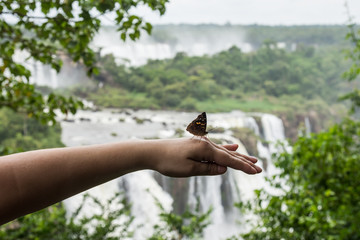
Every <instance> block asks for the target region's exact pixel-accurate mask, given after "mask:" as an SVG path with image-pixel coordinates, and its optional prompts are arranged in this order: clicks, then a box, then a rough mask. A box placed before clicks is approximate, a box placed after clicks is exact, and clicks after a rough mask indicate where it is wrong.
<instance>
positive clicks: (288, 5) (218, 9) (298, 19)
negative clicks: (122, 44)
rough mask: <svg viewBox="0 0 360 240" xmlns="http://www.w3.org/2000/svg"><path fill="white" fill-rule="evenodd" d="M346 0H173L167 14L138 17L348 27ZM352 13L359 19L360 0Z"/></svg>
mask: <svg viewBox="0 0 360 240" xmlns="http://www.w3.org/2000/svg"><path fill="white" fill-rule="evenodd" d="M344 3H345V0H170V3H168V4H167V11H166V14H165V15H164V16H162V17H159V15H158V14H154V13H152V12H151V11H149V10H145V9H141V10H140V11H139V14H142V15H144V16H145V19H146V20H147V21H149V22H151V23H153V24H168V23H174V24H178V23H192V24H199V23H216V24H225V23H227V22H229V23H231V24H266V25H278V24H281V25H294V24H296V25H299V24H300V25H301V24H346V23H347V21H348V17H347V14H346V8H345V6H344ZM348 5H349V8H350V13H351V15H352V17H354V19H355V21H356V22H359V20H360V0H348Z"/></svg>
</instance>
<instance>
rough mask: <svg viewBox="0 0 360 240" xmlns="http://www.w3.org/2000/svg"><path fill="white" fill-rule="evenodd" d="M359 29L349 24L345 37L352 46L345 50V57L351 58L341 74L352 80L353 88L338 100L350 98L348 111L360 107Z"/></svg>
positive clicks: (353, 110)
mask: <svg viewBox="0 0 360 240" xmlns="http://www.w3.org/2000/svg"><path fill="white" fill-rule="evenodd" d="M359 35H360V29H359V28H358V27H357V26H356V25H355V24H350V25H349V33H348V34H347V35H346V38H347V39H349V40H350V42H351V43H352V46H353V48H352V49H351V50H348V51H347V57H348V58H350V59H351V60H352V66H351V67H350V69H349V70H348V71H346V72H345V73H344V74H343V77H344V78H345V79H347V80H348V81H349V82H353V84H352V86H353V89H352V91H351V92H350V93H348V94H346V95H344V96H342V97H341V98H340V100H350V102H351V108H350V112H351V113H355V112H356V110H357V109H359V107H360V89H359V78H358V77H359V75H360V37H359Z"/></svg>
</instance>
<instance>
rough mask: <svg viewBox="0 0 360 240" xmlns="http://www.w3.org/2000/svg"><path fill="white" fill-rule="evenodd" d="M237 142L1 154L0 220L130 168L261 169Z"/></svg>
mask: <svg viewBox="0 0 360 240" xmlns="http://www.w3.org/2000/svg"><path fill="white" fill-rule="evenodd" d="M237 147H238V146H237V145H236V144H232V145H224V146H221V145H217V144H215V143H213V142H211V141H210V140H209V139H208V138H206V137H203V138H201V139H198V138H193V139H188V138H182V139H170V140H138V141H126V142H118V143H109V144H101V145H92V146H83V147H66V148H54V149H45V150H36V151H29V152H24V153H17V154H12V155H7V156H3V157H0V196H1V197H0V225H1V224H4V223H6V222H9V221H11V220H13V219H15V218H17V217H20V216H23V215H25V214H28V213H31V212H34V211H37V210H40V209H42V208H45V207H47V206H50V205H52V204H54V203H56V202H59V201H61V200H64V199H66V198H68V197H70V196H73V195H75V194H77V193H80V192H82V191H84V190H86V189H89V188H92V187H94V186H97V185H99V184H102V183H105V182H107V181H110V180H112V179H114V178H117V177H120V176H122V175H125V174H127V173H130V172H134V171H138V170H144V169H151V170H155V171H158V172H159V173H161V174H163V175H166V176H169V177H189V176H200V175H219V174H223V173H225V172H226V170H227V167H230V168H234V169H237V170H241V171H243V172H245V173H247V174H257V173H260V172H261V171H262V170H261V168H260V167H258V166H256V165H255V163H256V162H257V159H256V158H254V157H250V156H246V155H242V154H239V153H237V152H236V151H235V150H236V149H237Z"/></svg>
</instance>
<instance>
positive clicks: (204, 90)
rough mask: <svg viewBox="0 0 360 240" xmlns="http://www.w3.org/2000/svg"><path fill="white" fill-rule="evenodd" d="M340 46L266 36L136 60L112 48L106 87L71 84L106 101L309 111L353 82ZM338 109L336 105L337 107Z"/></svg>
mask: <svg viewBox="0 0 360 240" xmlns="http://www.w3.org/2000/svg"><path fill="white" fill-rule="evenodd" d="M342 51H343V48H342V47H340V46H332V47H330V46H328V47H325V46H324V47H315V46H309V45H305V44H299V45H297V48H296V50H294V51H289V50H286V49H282V48H278V47H276V43H275V42H273V41H267V42H265V43H264V44H263V45H262V46H261V47H260V48H259V49H258V50H256V51H253V52H250V53H244V52H242V51H241V49H239V48H237V47H235V46H234V47H231V48H230V49H228V50H225V51H222V52H220V53H218V54H215V55H213V56H201V57H191V56H187V55H186V54H185V53H178V54H177V55H176V56H175V57H174V58H173V59H166V60H150V61H148V63H147V64H146V65H143V66H140V67H126V66H124V65H120V64H117V61H116V59H115V58H114V56H113V55H106V56H103V57H101V59H100V61H99V62H100V63H101V66H100V69H101V71H100V74H99V75H98V76H96V77H95V80H96V81H98V82H101V83H102V84H103V87H101V88H97V87H95V88H93V89H92V90H91V91H89V89H87V88H78V89H77V90H76V91H75V92H76V94H79V95H80V96H82V97H85V98H87V99H90V100H92V101H94V102H95V103H96V104H97V105H99V106H104V107H131V108H152V109H178V110H187V111H193V110H197V111H209V112H215V111H230V110H234V109H240V110H243V111H261V112H272V113H274V112H275V113H276V112H287V111H293V110H296V111H299V112H306V111H309V110H316V111H319V112H326V114H324V115H329V111H330V107H329V106H331V107H332V108H333V109H334V111H336V109H341V108H339V107H338V106H336V105H337V103H338V101H337V100H338V97H339V96H340V95H341V94H342V93H344V92H346V91H347V90H349V89H350V88H351V86H350V84H348V83H347V82H345V81H343V80H342V78H341V75H342V73H343V72H344V70H345V69H347V68H348V67H349V66H350V64H349V62H348V61H346V60H345V59H344V57H343V53H342ZM339 111H340V110H339Z"/></svg>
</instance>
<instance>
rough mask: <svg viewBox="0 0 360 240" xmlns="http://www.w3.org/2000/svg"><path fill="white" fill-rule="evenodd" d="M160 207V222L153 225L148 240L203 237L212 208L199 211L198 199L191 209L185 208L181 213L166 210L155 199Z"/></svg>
mask: <svg viewBox="0 0 360 240" xmlns="http://www.w3.org/2000/svg"><path fill="white" fill-rule="evenodd" d="M157 203H158V206H159V208H160V209H161V213H160V218H161V222H160V223H159V224H156V225H155V226H154V230H155V232H154V234H153V235H152V236H151V237H150V238H149V239H148V240H167V239H174V240H175V239H178V240H180V239H203V233H204V229H205V228H206V227H207V226H208V225H209V224H210V220H209V218H210V214H211V212H212V209H211V208H210V209H209V210H208V211H207V212H205V213H201V211H200V206H199V201H198V204H197V206H196V208H195V209H194V211H191V210H189V209H186V210H185V212H184V213H183V214H180V215H178V214H175V213H173V212H166V211H165V209H164V208H163V207H162V206H161V204H160V202H159V201H157Z"/></svg>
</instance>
